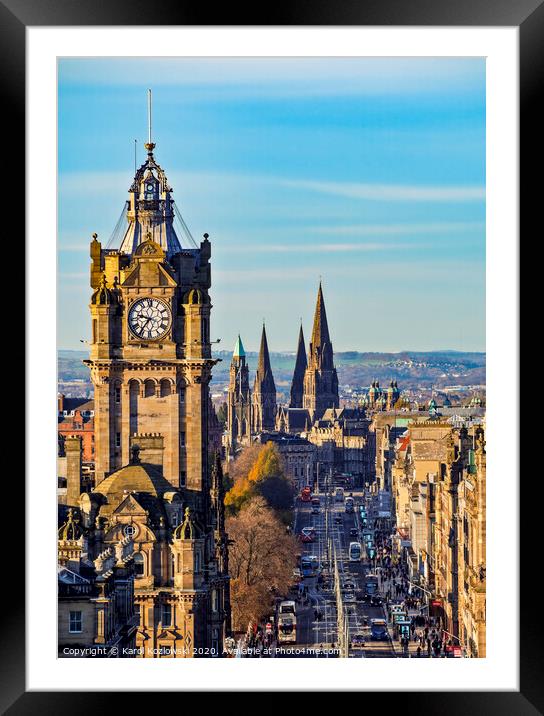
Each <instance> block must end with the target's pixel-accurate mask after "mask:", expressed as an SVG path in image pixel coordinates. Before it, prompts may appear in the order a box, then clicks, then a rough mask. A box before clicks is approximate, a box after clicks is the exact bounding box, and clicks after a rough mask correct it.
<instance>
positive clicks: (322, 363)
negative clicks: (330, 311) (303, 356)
mask: <svg viewBox="0 0 544 716" xmlns="http://www.w3.org/2000/svg"><path fill="white" fill-rule="evenodd" d="M308 365H313V366H314V367H316V368H329V369H332V368H333V367H334V365H333V353H332V344H331V339H330V336H329V326H328V323H327V313H326V311H325V300H324V299H323V289H322V288H321V281H320V282H319V290H318V292H317V302H316V305H315V314H314V325H313V328H312V340H311V343H310V350H309V356H308Z"/></svg>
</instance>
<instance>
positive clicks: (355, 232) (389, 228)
mask: <svg viewBox="0 0 544 716" xmlns="http://www.w3.org/2000/svg"><path fill="white" fill-rule="evenodd" d="M305 228H306V230H308V231H312V232H313V233H314V234H333V235H335V236H340V235H349V236H366V235H369V236H410V235H416V234H433V235H436V234H449V233H457V232H464V231H480V230H483V229H485V223H484V222H483V221H453V222H436V223H430V224H355V225H350V226H339V225H329V226H312V227H305Z"/></svg>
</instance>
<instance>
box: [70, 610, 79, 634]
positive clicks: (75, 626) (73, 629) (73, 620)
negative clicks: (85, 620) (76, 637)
mask: <svg viewBox="0 0 544 716" xmlns="http://www.w3.org/2000/svg"><path fill="white" fill-rule="evenodd" d="M81 627H82V625H81V612H70V627H69V632H70V634H80V633H81V631H82V628H81Z"/></svg>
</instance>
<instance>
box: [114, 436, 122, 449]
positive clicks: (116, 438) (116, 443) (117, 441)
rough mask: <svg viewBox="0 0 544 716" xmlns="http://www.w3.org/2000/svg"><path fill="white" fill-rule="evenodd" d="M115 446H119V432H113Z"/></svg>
mask: <svg viewBox="0 0 544 716" xmlns="http://www.w3.org/2000/svg"><path fill="white" fill-rule="evenodd" d="M115 447H121V433H115Z"/></svg>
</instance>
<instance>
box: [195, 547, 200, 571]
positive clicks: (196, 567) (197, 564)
mask: <svg viewBox="0 0 544 716" xmlns="http://www.w3.org/2000/svg"><path fill="white" fill-rule="evenodd" d="M195 572H200V552H195Z"/></svg>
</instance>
